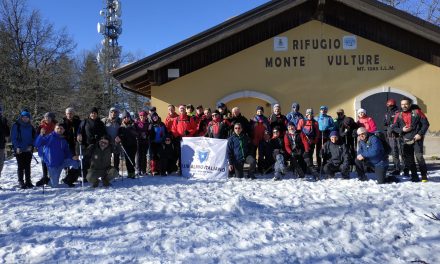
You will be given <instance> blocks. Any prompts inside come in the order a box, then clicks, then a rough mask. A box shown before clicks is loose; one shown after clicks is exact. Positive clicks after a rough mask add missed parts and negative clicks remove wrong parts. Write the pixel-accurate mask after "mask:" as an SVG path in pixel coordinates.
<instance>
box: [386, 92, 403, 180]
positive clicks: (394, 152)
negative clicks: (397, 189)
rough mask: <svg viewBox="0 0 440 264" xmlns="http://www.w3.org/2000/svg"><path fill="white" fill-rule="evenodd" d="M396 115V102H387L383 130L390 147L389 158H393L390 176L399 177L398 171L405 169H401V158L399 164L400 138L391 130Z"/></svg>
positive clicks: (391, 100)
mask: <svg viewBox="0 0 440 264" xmlns="http://www.w3.org/2000/svg"><path fill="white" fill-rule="evenodd" d="M397 114H399V109H398V108H397V105H396V100H394V99H389V100H387V102H386V112H385V117H384V119H383V127H384V128H383V130H384V132H385V136H386V139H387V142H388V144H389V145H390V147H391V156H392V158H393V168H392V169H393V171H392V172H391V174H392V175H400V170H401V169H403V168H404V167H405V166H402V167H401V164H403V157H402V163H401V162H400V156H401V155H400V153H402V144H401V138H400V137H399V136H400V135H399V134H398V133H396V132H394V131H393V128H392V125H393V124H394V119H395V118H396V115H397Z"/></svg>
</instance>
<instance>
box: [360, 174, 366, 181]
mask: <svg viewBox="0 0 440 264" xmlns="http://www.w3.org/2000/svg"><path fill="white" fill-rule="evenodd" d="M358 178H359V180H360V181H368V178H367V176H366V175H359V176H358Z"/></svg>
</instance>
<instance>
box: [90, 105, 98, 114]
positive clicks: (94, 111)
mask: <svg viewBox="0 0 440 264" xmlns="http://www.w3.org/2000/svg"><path fill="white" fill-rule="evenodd" d="M89 113H96V115H98V108H96V107H92V108H90V111H89Z"/></svg>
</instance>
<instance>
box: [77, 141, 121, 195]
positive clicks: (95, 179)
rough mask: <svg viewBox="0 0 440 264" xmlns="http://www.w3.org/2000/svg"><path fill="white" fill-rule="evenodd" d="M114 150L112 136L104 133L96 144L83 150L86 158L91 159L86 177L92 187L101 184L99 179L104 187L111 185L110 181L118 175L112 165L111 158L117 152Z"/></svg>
mask: <svg viewBox="0 0 440 264" xmlns="http://www.w3.org/2000/svg"><path fill="white" fill-rule="evenodd" d="M115 140H116V139H115ZM113 151H114V148H113V146H112V144H111V142H110V137H109V136H107V135H102V136H101V137H100V138H98V139H97V141H96V143H95V144H92V145H89V146H88V148H87V149H86V150H84V151H83V155H84V160H89V161H90V165H89V166H90V168H89V169H88V171H87V174H86V175H87V176H86V179H87V181H88V182H90V184H91V185H92V188H96V187H98V186H99V182H100V181H99V179H101V180H102V184H103V186H104V187H108V186H110V185H111V184H110V182H111V181H112V180H113V179H115V178H116V177H117V176H118V171H117V170H116V169H115V168H114V167H112V159H111V158H112V155H114V154H115V153H114V152H113Z"/></svg>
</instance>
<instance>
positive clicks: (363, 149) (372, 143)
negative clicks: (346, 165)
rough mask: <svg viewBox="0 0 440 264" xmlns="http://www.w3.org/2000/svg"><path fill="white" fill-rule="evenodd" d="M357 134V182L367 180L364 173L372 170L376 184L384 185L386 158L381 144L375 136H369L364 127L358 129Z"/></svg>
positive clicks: (386, 167) (386, 166)
mask: <svg viewBox="0 0 440 264" xmlns="http://www.w3.org/2000/svg"><path fill="white" fill-rule="evenodd" d="M357 134H358V137H359V149H358V152H357V157H356V161H355V163H356V172H357V174H358V177H359V180H361V181H366V180H368V178H367V176H366V175H365V173H366V172H367V170H368V169H373V170H374V172H375V174H376V176H377V183H379V184H382V183H386V171H387V169H388V156H387V155H385V152H384V148H383V145H382V142H381V141H380V139H379V138H378V137H376V136H375V135H369V134H368V132H367V129H366V128H364V127H360V128H358V130H357Z"/></svg>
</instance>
